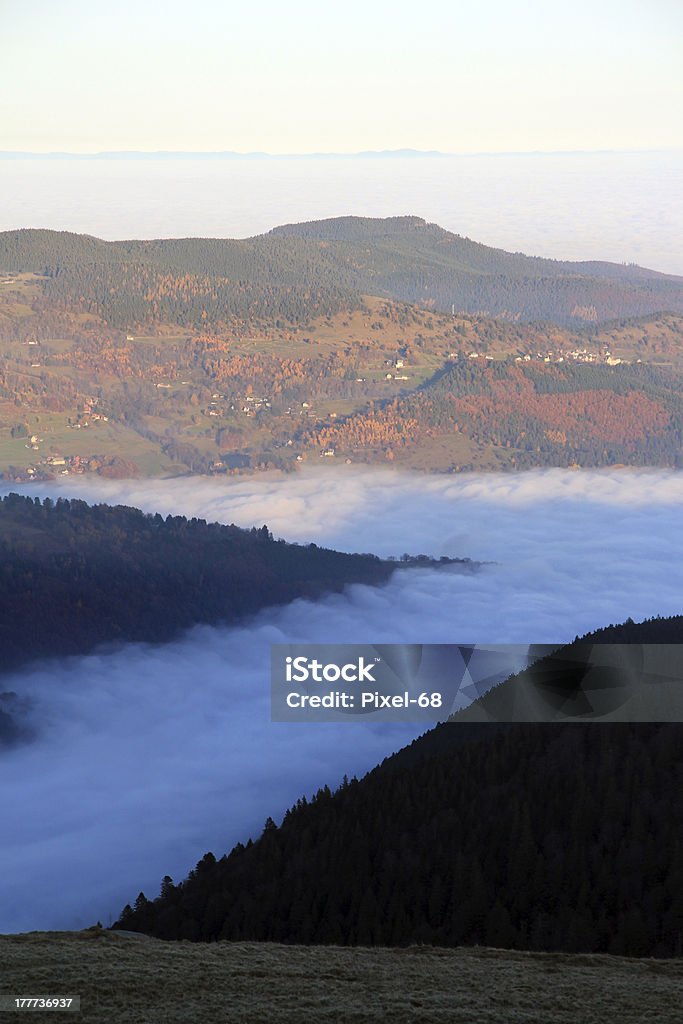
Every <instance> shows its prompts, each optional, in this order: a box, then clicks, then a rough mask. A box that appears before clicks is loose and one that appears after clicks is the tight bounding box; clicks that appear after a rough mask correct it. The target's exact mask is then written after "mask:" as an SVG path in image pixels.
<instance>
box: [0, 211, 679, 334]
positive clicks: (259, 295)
mask: <svg viewBox="0 0 683 1024" xmlns="http://www.w3.org/2000/svg"><path fill="white" fill-rule="evenodd" d="M0 270H4V271H8V272H27V271H31V272H34V273H39V274H42V275H45V276H46V277H47V278H48V284H47V294H48V295H49V296H50V297H51V298H52V299H53V300H56V301H63V300H68V301H71V302H73V300H74V299H76V298H81V299H82V301H83V302H84V305H85V307H86V308H87V309H88V311H89V312H92V313H96V314H97V315H99V316H102V317H104V318H105V319H106V320H107V322H108V323H110V324H112V325H113V326H118V327H126V326H131V325H133V324H142V323H145V322H153V321H154V320H158V319H159V317H160V316H161V318H163V319H165V320H173V321H174V322H176V323H178V324H179V325H182V326H184V327H191V328H193V329H195V330H197V329H199V328H201V327H205V326H215V325H216V324H217V323H220V322H225V321H226V320H227V319H229V317H231V316H241V317H244V316H261V317H263V316H270V317H284V318H287V319H290V320H292V319H295V318H299V319H300V318H301V317H302V316H303V315H307V316H308V317H311V316H314V315H317V314H320V313H330V312H339V311H340V310H341V309H343V308H354V307H356V308H357V307H358V305H359V302H360V296H361V295H364V294H367V295H376V296H381V297H383V298H389V299H395V300H398V301H402V302H408V303H415V304H419V305H422V306H424V307H426V308H429V309H434V310H437V311H441V312H449V311H451V309H452V308H453V307H454V308H455V310H456V311H457V312H459V313H467V314H480V315H487V316H493V317H501V316H502V317H504V318H509V319H512V320H523V321H529V320H551V321H554V322H564V323H570V322H571V321H572V320H574V321H580V320H582V319H584V320H586V319H587V320H595V321H604V320H609V319H614V318H616V317H624V316H643V315H647V314H652V313H657V312H662V311H667V312H679V313H680V312H683V279H681V278H680V277H676V276H674V275H667V274H660V273H657V272H656V271H652V270H647V269H642V268H640V267H636V266H621V265H617V264H611V263H600V262H584V263H571V262H567V261H564V262H563V261H556V260H549V259H540V258H535V257H528V256H524V255H522V254H521V253H507V252H504V251H503V250H499V249H492V248H490V247H488V246H484V245H480V244H478V243H476V242H473V241H471V240H470V239H468V238H462V237H461V236H459V235H455V234H453V233H452V232H449V231H445V230H444V229H443V228H440V227H438V225H435V224H428V223H427V222H426V221H424V220H423V219H422V218H420V217H390V218H386V219H373V218H362V217H342V218H336V219H332V220H326V221H316V222H310V223H306V224H298V225H297V224H295V225H284V226H282V227H279V228H275V229H273V230H272V231H271V232H269V233H268V234H266V235H260V236H257V237H255V238H250V239H245V240H233V239H165V240H164V239H161V240H156V241H125V242H105V241H102V240H100V239H96V238H92V237H89V236H83V235H73V234H70V233H68V232H52V231H45V230H32V229H26V230H20V231H14V232H3V233H1V234H0Z"/></svg>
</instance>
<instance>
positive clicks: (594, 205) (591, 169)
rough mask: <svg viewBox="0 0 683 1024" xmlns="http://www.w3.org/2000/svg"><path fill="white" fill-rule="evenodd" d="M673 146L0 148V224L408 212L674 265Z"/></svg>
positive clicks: (234, 233)
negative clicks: (211, 151) (4, 151)
mask: <svg viewBox="0 0 683 1024" xmlns="http://www.w3.org/2000/svg"><path fill="white" fill-rule="evenodd" d="M682 182H683V151H681V152H678V151H672V152H670V153H667V154H662V153H659V152H658V153H652V152H637V153H630V154H628V153H593V154H588V153H580V154H573V155H572V154H570V155H558V154H545V155H544V154H540V153H537V154H533V155H522V154H517V155H513V156H505V155H496V156H464V155H463V156H453V157H449V156H443V157H429V156H427V157H424V156H423V157H419V156H393V157H367V156H366V157H355V158H348V157H334V156H330V157H325V158H308V157H291V158H279V157H272V158H249V157H240V158H234V159H206V158H204V159H202V158H192V157H190V158H171V157H168V158H163V159H161V158H159V159H155V158H139V159H116V158H92V159H78V158H76V159H71V158H69V159H57V158H49V157H44V158H37V157H36V158H31V159H20V158H17V159H5V160H0V230H15V229H17V228H27V227H33V228H51V229H53V230H62V231H75V232H80V233H84V234H89V235H95V236H97V237H99V238H104V239H109V240H114V239H130V238H168V237H176V238H177V237H211V238H216V237H218V238H246V237H250V236H253V235H257V234H262V233H264V232H266V231H269V230H271V229H272V228H273V227H276V226H278V225H279V224H284V223H292V222H297V221H307V220H318V219H324V218H326V217H335V216H348V215H356V216H369V217H388V216H405V215H416V216H421V217H424V219H425V220H427V221H430V222H434V223H437V224H439V225H440V226H441V227H443V228H446V229H447V230H449V231H453V232H455V233H456V234H460V235H464V236H467V237H469V238H472V239H474V240H475V241H477V242H481V243H483V244H485V245H490V246H494V247H497V248H502V249H506V250H508V251H510V252H524V253H526V254H527V255H529V256H545V257H549V258H553V259H562V260H609V261H612V262H616V263H637V264H639V265H640V266H643V267H648V268H650V269H653V270H659V271H662V272H668V273H674V274H676V273H677V274H683V250H682V249H681V245H680V239H681V237H682V236H683V188H682V187H681V183H682Z"/></svg>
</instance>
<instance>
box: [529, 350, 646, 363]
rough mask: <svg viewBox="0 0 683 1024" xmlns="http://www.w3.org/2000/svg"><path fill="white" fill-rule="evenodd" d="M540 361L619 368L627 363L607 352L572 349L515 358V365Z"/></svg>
mask: <svg viewBox="0 0 683 1024" xmlns="http://www.w3.org/2000/svg"><path fill="white" fill-rule="evenodd" d="M534 358H535V359H542V360H543V362H544V363H563V362H564V361H565V360H571V361H572V362H574V363H595V364H597V363H601V364H603V365H606V366H619V365H620V364H622V363H627V362H628V360H626V359H619V358H617V356H613V355H612V353H611V352H610V351H609V350H605V351H604V352H591V351H590V350H589V349H587V348H574V349H571V351H567V350H565V349H560V351H559V352H556V353H554V352H552V351H550V350H549V351H548V352H536V354H535V356H532V355H529V354H528V353H527V355H525V356H517V357H516V358H515V362H516V363H522V362H524V363H528V362H530V361H531V360H532V359H534Z"/></svg>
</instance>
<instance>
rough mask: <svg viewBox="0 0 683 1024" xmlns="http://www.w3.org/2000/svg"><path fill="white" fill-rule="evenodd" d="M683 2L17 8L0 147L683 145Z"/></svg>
mask: <svg viewBox="0 0 683 1024" xmlns="http://www.w3.org/2000/svg"><path fill="white" fill-rule="evenodd" d="M682 57H683V2H682V0H562V2H557V0H479V2H476V0H450V2H439V0H421V2H415V0H410V2H409V3H404V2H402V0H399V2H393V3H390V2H388V0H362V2H361V0H345V2H338V3H334V4H330V3H325V2H324V0H323V2H312V0H289V2H287V3H285V2H283V0H261V2H260V3H253V2H252V3H248V2H244V0H242V2H240V3H239V4H237V3H235V2H234V0H182V2H181V0H163V2H156V0H118V2H113V0H106V2H102V0H59V2H57V0H32V2H30V3H23V4H22V3H20V2H18V0H11V2H10V0H0V150H29V151H37V152H49V151H55V150H60V151H71V152H80V153H86V152H98V151H102V150H121V149H133V150H159V149H163V150H199V151H217V150H237V151H240V152H248V151H252V150H264V151H266V152H270V153H306V152H316V151H322V152H354V151H358V150H365V149H396V148H403V147H410V148H415V149H438V150H442V151H446V152H510V151H512V152H524V151H534V150H544V151H548V150H594V149H650V148H654V149H658V148H678V147H681V146H683V118H682V117H681V116H680V114H681V110H683V70H682V69H683V59H682Z"/></svg>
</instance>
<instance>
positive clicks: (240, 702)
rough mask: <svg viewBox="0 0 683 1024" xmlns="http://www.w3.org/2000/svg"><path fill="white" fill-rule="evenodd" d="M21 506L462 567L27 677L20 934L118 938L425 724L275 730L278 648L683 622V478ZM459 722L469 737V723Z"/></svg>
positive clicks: (145, 497) (177, 490)
mask: <svg viewBox="0 0 683 1024" xmlns="http://www.w3.org/2000/svg"><path fill="white" fill-rule="evenodd" d="M10 490H14V491H21V492H22V493H28V494H34V495H40V496H41V497H43V496H46V495H50V496H51V497H56V496H59V495H63V496H65V497H80V498H83V499H84V500H86V501H89V502H95V501H106V502H108V503H111V504H127V505H133V506H136V507H138V508H142V509H143V510H145V511H149V512H160V513H161V514H163V515H167V514H169V513H172V514H183V515H186V516H198V517H202V518H205V519H207V520H209V521H219V522H223V523H231V522H234V523H236V524H238V525H242V526H252V525H257V526H260V525H262V524H263V523H266V524H267V525H268V527H269V529H270V530H271V531H272V532H273V534H274V535H275V536H276V537H280V536H281V537H284V538H286V539H287V540H293V541H300V542H311V541H315V542H316V543H318V544H321V545H325V546H329V547H336V548H339V549H342V550H347V551H371V552H374V553H376V554H378V555H382V556H390V555H393V556H397V557H400V556H401V555H402V554H403V553H404V552H408V553H410V554H419V553H425V554H428V555H434V556H441V555H449V556H460V557H469V558H471V559H474V560H479V561H482V562H486V563H489V564H486V565H484V566H482V568H481V569H480V570H479V571H478V572H475V573H471V574H469V573H468V574H461V573H457V572H451V571H441V570H433V569H413V570H407V571H404V572H400V573H397V574H395V576H394V577H392V579H391V580H390V582H389V583H388V584H387V585H386V586H384V587H382V588H376V589H375V588H368V587H364V586H351V587H349V588H348V589H347V590H346V591H345V592H344V593H343V594H340V595H333V596H330V597H328V598H325V599H323V600H320V601H318V602H315V603H311V602H307V601H296V602H294V603H293V604H290V605H288V606H284V607H280V608H276V609H272V610H268V611H265V612H262V613H261V614H260V615H259V616H258V617H257V618H256V619H255V620H254V621H253V622H251V623H249V624H246V625H243V626H241V627H239V628H214V627H208V626H198V627H195V628H194V629H192V630H190V631H189V632H188V633H187V634H186V635H184V636H183V637H180V638H178V639H177V640H176V641H174V642H172V643H169V644H165V645H162V646H157V647H153V646H147V645H141V644H136V645H129V646H126V647H123V648H121V649H119V650H116V651H113V652H110V653H107V654H102V653H95V654H92V655H89V656H84V657H75V658H70V659H66V660H63V661H60V662H55V663H51V664H43V665H36V666H33V667H32V668H29V669H27V670H24V671H23V672H21V673H20V674H16V675H14V676H5V677H3V679H2V681H1V682H0V689H1V690H5V691H7V690H13V691H15V692H16V693H17V694H19V695H20V696H24V697H26V698H28V699H29V700H30V701H31V704H32V716H33V719H34V722H35V724H36V727H37V730H38V733H37V738H36V739H35V740H34V741H33V742H32V743H29V744H25V745H23V746H18V747H15V748H13V749H10V750H8V751H5V752H4V753H2V754H1V755H0V759H1V761H2V774H3V780H4V782H5V785H4V786H3V790H2V796H1V797H0V801H1V803H0V815H1V820H2V822H3V828H4V834H5V844H4V849H3V853H2V865H1V867H2V870H1V871H0V907H1V908H2V910H1V912H0V931H2V932H10V931H20V930H28V929H46V928H76V927H82V926H84V925H88V924H92V923H93V922H94V921H95V920H97V919H98V918H99V919H100V920H101V921H102V923H104V924H108V923H110V921H111V920H112V919H113V918H115V917H116V916H117V915H118V912H119V911H120V910H121V908H122V906H123V904H124V903H126V902H128V901H132V900H134V899H135V897H136V895H137V893H138V891H139V890H140V889H141V888H143V889H144V890H145V892H146V895H147V896H148V897H150V898H151V897H153V896H155V895H156V894H157V892H158V886H159V882H160V879H161V877H162V875H164V874H166V873H170V874H172V875H173V877H174V879H175V880H176V881H177V880H179V879H181V878H182V877H184V875H185V874H186V873H187V871H188V870H189V869H190V868H192V867H193V866H194V864H195V863H196V861H197V860H198V859H199V858H200V857H201V856H202V855H203V854H204V853H205V852H206V851H207V850H212V851H213V852H214V853H215V854H216V855H217V856H220V855H221V854H222V853H224V852H225V851H227V850H229V849H230V848H231V847H232V845H233V844H234V843H236V842H237V841H246V839H247V838H248V837H249V836H250V835H251V836H256V835H258V834H259V833H260V831H261V829H262V827H263V823H264V821H265V819H266V817H267V816H268V815H273V817H275V818H276V819H278V818H279V817H280V816H281V814H282V813H283V812H284V810H285V809H286V808H287V807H288V806H289V805H291V804H292V803H293V802H295V801H296V799H297V798H298V797H299V796H301V795H303V794H308V795H310V794H312V793H313V792H315V791H316V790H317V789H318V788H319V787H321V786H323V785H324V784H328V785H330V786H336V785H337V784H338V783H339V782H340V781H341V779H342V776H343V775H344V774H348V775H353V774H360V773H363V772H365V771H366V770H368V769H369V768H371V767H372V766H373V765H374V764H376V763H377V762H378V761H381V760H382V758H384V757H385V756H387V755H388V754H390V753H392V752H393V751H395V750H396V749H398V748H399V747H400V746H403V745H404V744H405V743H406V742H409V741H410V739H412V738H413V737H414V736H415V735H417V734H418V733H419V732H421V731H423V727H420V726H418V725H415V726H406V725H403V726H399V725H387V724H381V723H376V724H370V723H367V722H359V721H357V720H356V721H354V722H352V723H351V722H350V723H348V724H346V723H345V724H342V725H336V724H335V725H330V724H327V725H325V724H317V725H316V724H301V725H295V724H280V723H278V724H274V723H271V721H270V706H269V700H270V645H271V644H272V643H283V642H290V641H311V642H313V641H314V642H319V643H332V642H349V643H352V642H368V643H390V642H397V643H475V642H476V643H521V644H527V643H555V642H565V641H568V640H571V639H573V638H574V636H575V635H577V634H581V633H583V632H586V631H587V630H590V629H593V628H596V627H599V626H602V625H606V624H608V623H610V622H617V621H621V620H624V619H625V618H627V617H629V616H631V617H632V618H633V619H635V620H639V619H642V618H645V617H648V616H652V615H656V614H662V615H667V614H675V613H680V612H681V611H682V605H683V600H682V598H681V595H683V558H682V557H681V556H682V555H683V537H682V536H681V531H680V516H681V507H682V506H683V474H680V473H675V472H654V471H614V470H613V471H602V472H597V471H596V472H585V471H579V472H569V471H561V470H547V471H536V472H531V473H524V474H519V475H488V476H486V475H478V476H474V475H470V476H468V475H462V476H427V475H423V474H407V473H397V472H391V471H386V472H378V471H376V470H364V469H359V468H356V467H349V466H338V467H337V466H335V467H329V466H325V467H321V468H320V469H319V470H316V471H314V470H305V471H303V472H301V473H298V474H292V475H287V476H283V475H280V474H276V473H273V474H262V475H259V476H256V477H235V478H232V479H222V480H219V479H215V478H202V477H191V478H177V479H173V480H164V481H152V480H142V481H134V480H124V481H104V480H90V479H86V478H80V479H69V480H64V479H63V480H61V481H59V482H58V483H53V484H45V485H41V486H20V485H16V484H15V485H3V487H2V493H7V492H8V491H10ZM454 728H456V726H454Z"/></svg>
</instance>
